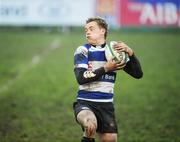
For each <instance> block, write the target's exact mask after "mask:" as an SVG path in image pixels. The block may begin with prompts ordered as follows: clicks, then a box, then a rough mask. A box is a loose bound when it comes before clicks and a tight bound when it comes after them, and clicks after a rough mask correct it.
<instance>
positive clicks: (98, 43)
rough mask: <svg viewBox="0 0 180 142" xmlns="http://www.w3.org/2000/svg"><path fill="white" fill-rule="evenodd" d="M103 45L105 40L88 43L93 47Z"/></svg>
mask: <svg viewBox="0 0 180 142" xmlns="http://www.w3.org/2000/svg"><path fill="white" fill-rule="evenodd" d="M105 43H106V40H105V39H99V40H96V41H95V42H94V43H90V44H91V45H93V46H101V45H103V44H105Z"/></svg>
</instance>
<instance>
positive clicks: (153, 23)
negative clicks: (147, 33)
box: [118, 0, 180, 27]
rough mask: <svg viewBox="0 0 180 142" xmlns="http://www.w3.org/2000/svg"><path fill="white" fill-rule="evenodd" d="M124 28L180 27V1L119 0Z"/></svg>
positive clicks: (120, 20)
mask: <svg viewBox="0 0 180 142" xmlns="http://www.w3.org/2000/svg"><path fill="white" fill-rule="evenodd" d="M119 1H120V3H119V5H120V10H119V20H118V21H119V24H120V25H121V26H123V27H130V26H133V27H139V26H144V27H180V1H179V0H119Z"/></svg>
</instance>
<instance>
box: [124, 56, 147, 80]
mask: <svg viewBox="0 0 180 142" xmlns="http://www.w3.org/2000/svg"><path fill="white" fill-rule="evenodd" d="M124 71H125V72H127V73H128V74H130V75H131V76H133V77H134V78H137V79H139V78H142V76H143V72H142V69H141V65H140V62H139V60H138V59H137V58H136V56H135V55H132V56H131V57H130V61H129V62H128V63H127V64H126V66H125V67H124Z"/></svg>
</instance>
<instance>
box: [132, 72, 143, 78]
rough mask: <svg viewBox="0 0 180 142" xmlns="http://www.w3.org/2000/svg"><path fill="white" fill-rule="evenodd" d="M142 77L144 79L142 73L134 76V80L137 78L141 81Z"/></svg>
mask: <svg viewBox="0 0 180 142" xmlns="http://www.w3.org/2000/svg"><path fill="white" fill-rule="evenodd" d="M142 77H143V72H140V73H138V74H136V75H134V78H136V79H141V78H142Z"/></svg>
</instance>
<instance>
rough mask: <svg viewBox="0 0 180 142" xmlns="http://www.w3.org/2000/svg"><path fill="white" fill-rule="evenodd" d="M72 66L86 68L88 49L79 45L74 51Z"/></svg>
mask: <svg viewBox="0 0 180 142" xmlns="http://www.w3.org/2000/svg"><path fill="white" fill-rule="evenodd" d="M74 68H85V69H87V68H88V49H87V48H86V47H84V46H79V47H78V48H77V49H76V51H75V53H74Z"/></svg>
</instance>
